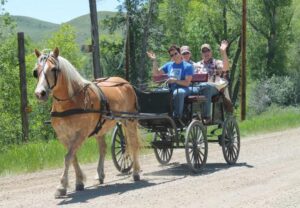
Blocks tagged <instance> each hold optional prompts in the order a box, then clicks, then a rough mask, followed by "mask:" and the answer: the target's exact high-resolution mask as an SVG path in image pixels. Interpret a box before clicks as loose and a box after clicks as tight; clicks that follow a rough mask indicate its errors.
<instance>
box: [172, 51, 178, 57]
mask: <svg viewBox="0 0 300 208" xmlns="http://www.w3.org/2000/svg"><path fill="white" fill-rule="evenodd" d="M176 55H178V52H175V53H170V57H173V56H176Z"/></svg>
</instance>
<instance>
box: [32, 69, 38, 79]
mask: <svg viewBox="0 0 300 208" xmlns="http://www.w3.org/2000/svg"><path fill="white" fill-rule="evenodd" d="M32 75H33V77H34V78H36V79H37V78H38V76H39V75H38V71H37V69H34V70H33V71H32Z"/></svg>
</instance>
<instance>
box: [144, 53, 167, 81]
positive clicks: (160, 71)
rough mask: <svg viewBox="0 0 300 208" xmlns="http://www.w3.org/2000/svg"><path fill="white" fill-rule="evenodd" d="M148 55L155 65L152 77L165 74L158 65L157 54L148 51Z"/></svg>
mask: <svg viewBox="0 0 300 208" xmlns="http://www.w3.org/2000/svg"><path fill="white" fill-rule="evenodd" d="M147 55H148V57H149V58H150V60H151V61H152V63H153V65H152V75H154V76H155V75H162V74H164V72H163V71H162V70H161V69H160V68H158V63H157V59H156V55H155V53H153V52H152V51H147Z"/></svg>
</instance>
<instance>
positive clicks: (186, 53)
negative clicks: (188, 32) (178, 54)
mask: <svg viewBox="0 0 300 208" xmlns="http://www.w3.org/2000/svg"><path fill="white" fill-rule="evenodd" d="M188 54H190V53H189V52H184V53H182V55H184V56H185V55H188Z"/></svg>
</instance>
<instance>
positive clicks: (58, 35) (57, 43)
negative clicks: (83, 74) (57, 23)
mask: <svg viewBox="0 0 300 208" xmlns="http://www.w3.org/2000/svg"><path fill="white" fill-rule="evenodd" d="M55 47H58V48H59V51H60V55H61V56H63V57H64V58H66V59H68V60H69V61H70V62H71V63H72V64H73V65H74V66H75V67H76V68H81V67H82V61H81V56H80V51H79V46H78V45H77V43H76V32H75V28H74V27H72V26H71V25H68V24H62V25H61V27H60V28H59V30H58V31H57V32H55V33H53V34H52V37H51V38H50V39H48V41H47V48H50V49H54V48H55Z"/></svg>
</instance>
